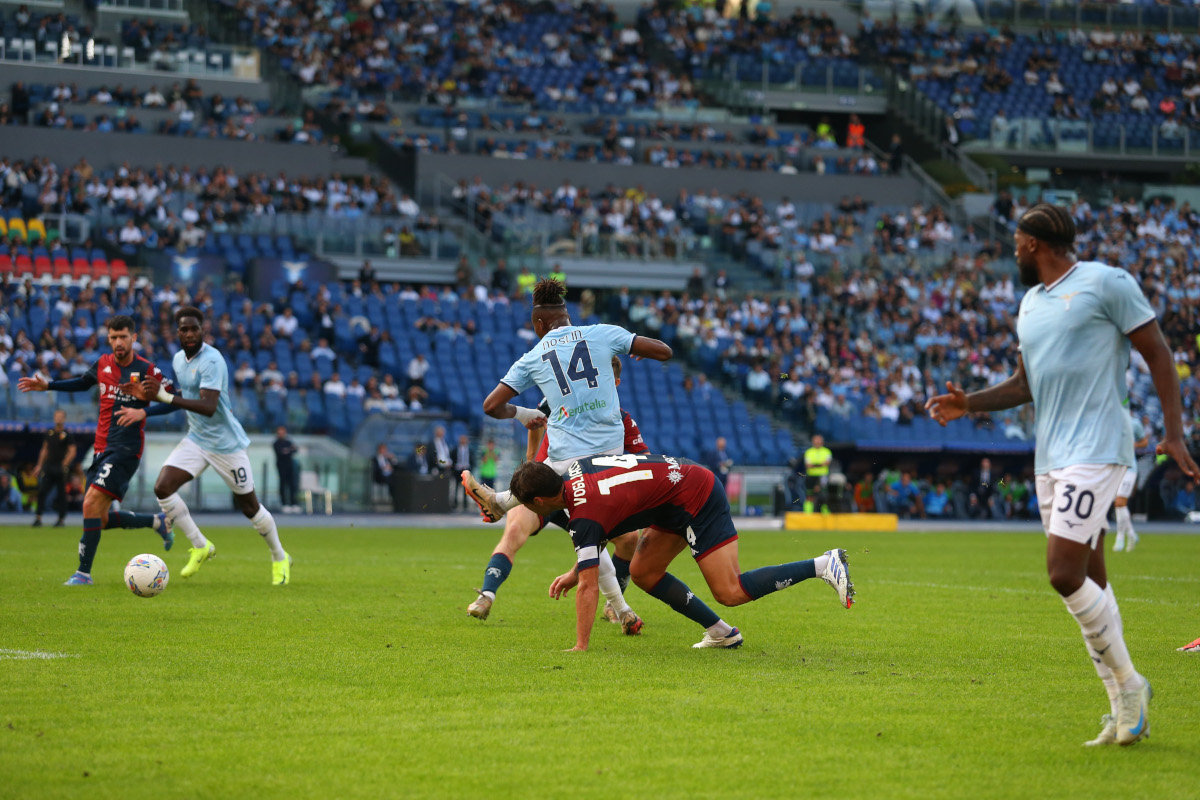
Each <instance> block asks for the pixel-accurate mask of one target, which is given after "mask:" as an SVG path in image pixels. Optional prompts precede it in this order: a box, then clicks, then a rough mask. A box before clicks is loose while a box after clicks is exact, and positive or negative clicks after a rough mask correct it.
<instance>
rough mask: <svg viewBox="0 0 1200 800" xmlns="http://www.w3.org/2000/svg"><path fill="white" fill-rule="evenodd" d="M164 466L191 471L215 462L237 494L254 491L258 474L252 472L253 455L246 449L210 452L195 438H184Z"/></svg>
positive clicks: (215, 466) (199, 470)
mask: <svg viewBox="0 0 1200 800" xmlns="http://www.w3.org/2000/svg"><path fill="white" fill-rule="evenodd" d="M163 466H164V467H176V468H177V469H181V470H183V471H184V472H186V473H188V474H189V475H191V476H192V477H193V478H198V477H200V473H201V472H204V470H205V469H206V468H207V467H209V466H212V468H213V469H215V470H216V471H217V474H218V475H220V476H221V480H223V481H225V485H226V486H228V487H229V489H230V490H231V491H232V492H233V493H234V494H250V493H251V492H253V491H254V474H253V473H252V472H250V456H249V454H248V453H247V452H246V451H245V450H238V451H237V452H236V453H210V452H208V451H207V450H205V449H204V448H202V447H201V446H200V445H198V444H196V443H195V442H194V441H192V440H191V439H186V438H185V439H184V440H183V441H182V442H180V443H179V444H177V445H176V446H175V449H174V450H172V451H171V455H169V456H167V460H166V461H165V462H164V463H163Z"/></svg>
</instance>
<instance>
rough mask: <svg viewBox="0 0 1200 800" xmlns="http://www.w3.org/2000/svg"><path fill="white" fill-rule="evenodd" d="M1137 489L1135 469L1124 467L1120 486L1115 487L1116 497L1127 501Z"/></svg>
mask: <svg viewBox="0 0 1200 800" xmlns="http://www.w3.org/2000/svg"><path fill="white" fill-rule="evenodd" d="M1136 488H1137V467H1126V468H1125V477H1123V478H1121V485H1120V486H1118V487H1117V497H1124V498H1125V499H1126V500H1128V499H1129V498H1130V497H1132V496H1133V490H1134V489H1136Z"/></svg>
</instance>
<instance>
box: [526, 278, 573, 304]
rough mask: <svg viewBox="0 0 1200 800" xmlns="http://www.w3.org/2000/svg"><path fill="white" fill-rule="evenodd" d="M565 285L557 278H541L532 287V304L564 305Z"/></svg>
mask: <svg viewBox="0 0 1200 800" xmlns="http://www.w3.org/2000/svg"><path fill="white" fill-rule="evenodd" d="M566 296H567V285H566V284H565V283H563V282H562V281H560V280H558V279H557V278H542V279H541V280H540V281H538V282H537V283H536V284H535V285H534V287H533V306H534V308H537V307H539V306H565V305H566V301H565V300H564V299H563V298H565V297H566Z"/></svg>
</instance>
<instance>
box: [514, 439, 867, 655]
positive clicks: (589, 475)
mask: <svg viewBox="0 0 1200 800" xmlns="http://www.w3.org/2000/svg"><path fill="white" fill-rule="evenodd" d="M509 488H510V490H511V491H512V493H513V496H514V497H516V498H517V499H519V500H520V501H521V503H522V504H524V506H525V507H526V508H528V509H530V510H531V511H533V512H535V513H537V514H541V515H543V516H545V515H547V514H552V513H554V512H555V511H558V510H560V509H565V510H567V511H568V512H569V513H570V515H571V522H570V532H571V541H572V543H573V544H574V545H575V553H576V565H575V568H574V569H573V570H571V571H570V572H567V573H566V574H565V575H561V576H559V577H558V578H557V579H556V580H555V581H554V583H553V584H551V586H550V594H551V596H552V597H555V598H558V597H561V596H563V595H565V594H566V593H567V592H568V591H570V590H571V589H572V588H573V587H574V586H576V585H578V586H579V591H578V592H577V593H576V595H575V615H576V621H575V647H574V648H572V649H573V650H586V649H587V647H588V639H589V638H590V637H591V632H592V624H593V622H594V621H595V616H596V603H597V600H596V594H597V591H596V589H597V587H596V572H595V570H594V567H595V566H596V563H597V556H598V553H599V551H600V548H602V547H603V546H604V544H605V543H606V542H608V541H609V540H611V539H612V538H613V537H615V536H619V535H621V534H623V533H627V532H629V531H635V530H638V529H640V528H649V530H647V531H646V532H645V533H644V534H643V535H642V538H641V541H640V542H639V543H638V547H637V552H636V553H635V554H634V557H633V562H632V563H631V564H630V571H631V574H632V575H633V582H634V583H636V584H637V585H638V586H639V587H640V588H641V589H643V590H644V591H645V592H646V593H647V594H649V595H652V596H653V597H656V598H658V599H659V600H661V601H663V602H664V603H666V604H667V605H669V606H671V608H673V609H674V610H675V611H677V612H679V613H680V614H683V615H684V616H685V617H687V618H688V619H690V620H692V621H694V622H696V623H698V624H699V625H701V626H702V627H704V629H705V633H704V638H703V639H702V640H701V641H700V642H698V643H696V644H695V645H693V646H694V647H738V646H739V645H741V643H742V634H741V632H740V631H738V629H737V628H734V627H731V626H730V625H729V624H728V623H726V622H725V621H723V620H722V619H721V618H720V617H719V616H717V614H716V613H715V612H714V611H713V610H712V609H710V608H709V607H708V606H706V605H705V604H704V603H703V602H701V601H700V600H699V599H697V598H696V597H695V596H694V595H693V594H692V592H691V590H689V589H688V587H687V586H686V585H685V584H684V583H683V582H682V581H680V580H679V579H678V578H676V577H675V576H673V575H671V574H670V573H668V572H667V566H668V565H670V563H671V561H672V560H673V559H674V558H675V556H677V555H679V553H680V552H681V551H682V550H683V549H684V548H685V547H687V548H690V550H691V554H692V557H693V558H694V559H696V564H697V565H698V566H699V567H700V572H701V573H702V574H703V575H704V580H705V582H706V583H707V584H708V588H709V589H711V590H712V593H713V597H714V598H716V600H717V602H718V603H720V604H721V605H724V606H738V605H741V604H743V603H748V602H750V601H751V600H757V599H759V598H760V597H763V596H764V595H768V594H771V593H772V592H776V591H779V590H780V589H785V588H787V587H788V586H791V585H792V584H794V583H799V582H800V581H803V580H806V579H808V578H815V577H817V576H820V577H821V578H822V579H823V580H824V581H825V582H826V583H828V584H829V585H830V586H832V587H833V588H834V589H835V590H836V591H837V593H838V601H839V602H840V603H841V604H842V605H843V606H845V607H846V608H849V607H850V606H851V604H852V603H853V602H854V584H853V583H851V581H850V573H849V571H848V570H847V568H846V551H845V550H839V549H834V550H828V551H826V552H825V553H824V554H822V555H820V556H818V557H816V558H815V559H808V560H806V561H793V562H791V563H790V564H779V565H777V566H773V567H760V568H759V569H755V570H750V571H749V572H742V571H741V568H740V567H739V566H738V557H737V552H738V548H737V538H738V534H737V530H736V529H735V528H734V527H733V516H732V514H731V513H730V510H729V500H728V498H726V496H725V489H724V488H723V487H722V486H721V482H720V481H718V480H716V479H715V477H714V476H713V474H712V472H711V471H710V470H708V469H705V468H704V467H702V466H700V465H699V464H696V463H694V462H692V461H688V460H687V459H684V458H673V457H671V456H664V455H650V454H646V453H643V454H639V455H619V456H591V457H589V458H581V459H579V460H578V461H576V462H574V463H572V464H571V465H570V467H569V468H568V469H567V474H566V477H565V479H564V478H563V477H562V476H560V475H559V474H558V473H556V472H555V471H554V470H552V469H550V468H549V467H547V466H546V465H545V464H538V463H536V462H526V463H524V464H522V465H521V466H520V467H519V468H518V469H517V471H516V472H515V473H514V474H513V477H512V482H511V483H510V485H509Z"/></svg>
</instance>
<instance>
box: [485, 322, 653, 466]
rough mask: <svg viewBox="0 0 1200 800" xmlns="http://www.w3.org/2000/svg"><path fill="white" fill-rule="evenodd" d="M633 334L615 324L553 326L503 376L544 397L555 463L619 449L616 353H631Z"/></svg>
mask: <svg viewBox="0 0 1200 800" xmlns="http://www.w3.org/2000/svg"><path fill="white" fill-rule="evenodd" d="M635 338H636V336H635V335H634V334H632V333H630V332H629V331H627V330H625V329H624V328H620V327H617V326H616V325H582V326H578V325H566V326H564V327H561V328H555V329H554V330H552V331H550V332H549V333H547V334H546V335H545V336H544V337H542V340H541V341H540V342H538V343H537V344H536V345H534V346H533V349H532V350H530V351H529V352H528V353H526V354H525V355H523V356H521V358H519V359H517V362H516V363H515V364H513V365H512V367H510V368H509V370H508V373H507V374H506V375H505V376H504V378H503V379H501V381H500V382H501V383H503V384H504V385H505V386H508V387H509V388H510V389H512V390H513V391H514V392H516V393H517V394H520V393H521V392H523V391H525V390H526V389H528V388H529V387H531V386H537V387H538V389H539V390H540V391H541V393H542V394H543V395H545V396H546V402H547V403H549V404H550V409H551V411H550V415H549V418H548V420H547V424H548V426H549V433H550V434H551V435H550V436H549V438H550V460H551V461H566V460H567V459H571V458H579V457H581V456H591V455H595V454H596V453H603V452H604V451H605V450H612V449H614V448H619V447H621V445H622V443H623V442H624V441H625V425H624V423H623V422H622V421H621V403H620V401H619V400H618V398H617V382H616V379H615V378H614V377H613V371H612V357H613V356H615V355H624V354H627V353H628V352H629V349H630V348H631V347H632V346H633V340H634V339H635Z"/></svg>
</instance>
